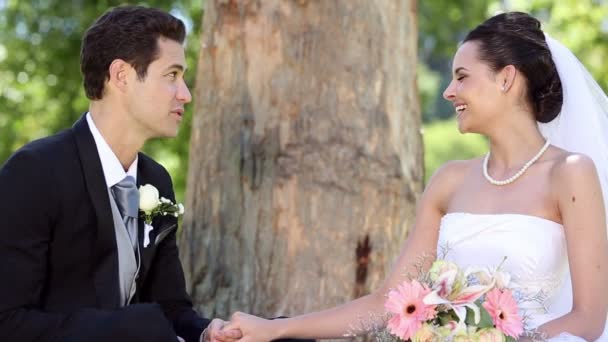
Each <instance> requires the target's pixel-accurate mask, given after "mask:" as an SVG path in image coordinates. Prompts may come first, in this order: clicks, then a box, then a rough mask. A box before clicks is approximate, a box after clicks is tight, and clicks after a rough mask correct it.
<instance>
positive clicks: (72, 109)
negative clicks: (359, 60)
mask: <svg viewBox="0 0 608 342" xmlns="http://www.w3.org/2000/svg"><path fill="white" fill-rule="evenodd" d="M334 1H347V0H334ZM121 3H122V2H119V1H85V0H61V1H60V0H33V1H22V0H0V164H3V163H4V161H5V160H6V159H7V158H8V157H9V156H10V154H11V153H12V152H14V151H15V150H16V149H17V148H19V147H20V146H22V145H23V144H25V143H27V142H28V141H31V140H33V139H36V138H40V137H43V136H46V135H49V134H51V133H54V132H57V131H59V130H61V129H64V128H67V127H70V126H71V125H72V124H73V122H74V121H76V120H77V119H78V117H79V116H80V115H81V114H82V113H83V112H84V111H86V110H87V99H86V97H85V96H84V91H83V89H82V86H81V83H82V80H81V76H80V71H79V48H80V39H81V37H82V34H83V32H84V30H85V29H86V28H87V27H88V26H89V25H90V24H91V23H92V22H93V20H94V19H95V18H96V17H98V16H99V15H100V14H101V13H103V12H104V11H105V10H106V9H107V8H109V7H111V6H116V5H119V4H121ZM139 4H145V5H148V6H154V7H159V8H163V9H165V10H168V11H170V12H171V13H173V14H174V15H176V16H177V17H179V18H181V19H183V20H184V21H185V22H186V25H187V28H188V31H189V33H188V41H187V62H188V65H189V67H190V69H189V70H190V71H189V73H188V74H187V79H188V83H189V84H190V85H193V84H194V78H195V76H196V67H197V59H198V50H199V37H200V29H201V18H202V15H203V11H204V2H203V1H170V0H166V1H163V0H156V1H145V2H139ZM508 10H520V11H526V12H529V13H531V14H533V15H534V16H536V17H537V18H539V19H540V20H541V21H542V22H543V28H544V29H545V31H546V32H548V33H549V34H551V35H552V36H554V37H555V38H557V39H559V40H560V41H562V42H563V43H564V44H565V45H566V46H568V47H569V48H570V49H571V50H572V51H573V52H574V53H575V54H576V55H577V56H578V57H579V59H581V60H582V62H583V63H584V64H585V65H586V66H587V68H588V69H589V70H590V71H591V73H592V74H593V76H594V77H595V79H596V80H597V81H598V83H600V85H601V86H602V88H603V89H604V91H606V90H608V67H606V66H605V61H607V60H608V0H560V1H549V0H532V1H530V0H521V1H516V0H514V1H507V0H504V1H486V0H476V1H472V0H467V1H465V0H455V1H419V2H418V27H419V38H418V42H419V43H418V46H419V52H418V56H419V60H418V83H419V84H418V87H419V93H420V97H421V105H422V113H423V114H422V115H423V122H424V126H423V132H424V143H425V173H426V176H427V177H428V176H429V175H430V174H431V173H432V172H433V171H434V170H435V169H436V168H437V167H438V166H439V165H441V164H442V163H443V162H445V161H446V160H449V159H463V158H470V157H474V156H478V155H480V154H483V153H484V152H485V151H486V143H485V141H484V139H483V138H481V137H480V136H476V135H466V136H463V135H460V134H459V133H458V131H457V130H456V124H455V121H454V119H453V116H454V114H453V108H452V106H451V105H450V104H448V103H447V102H445V101H444V100H443V99H442V98H441V92H442V91H443V89H444V88H445V86H446V85H447V83H448V82H449V80H450V77H451V75H450V60H451V57H452V55H453V53H454V52H455V50H456V47H457V44H458V42H459V41H460V40H461V39H462V38H463V37H464V35H465V34H466V32H467V31H468V30H470V29H471V28H473V27H475V26H476V25H477V24H478V23H480V22H481V21H483V20H484V19H485V18H487V17H489V16H491V15H493V14H496V13H498V12H501V11H508ZM194 101H196V99H194ZM192 108H193V106H192V105H190V106H189V107H187V113H186V119H185V120H184V122H183V124H184V125H183V129H182V130H181V132H180V134H179V136H178V137H177V138H176V139H172V140H162V141H161V140H159V141H153V142H151V143H149V144H148V145H146V147H145V150H146V152H148V153H149V154H151V155H152V156H153V157H155V158H156V159H157V160H158V161H160V162H161V163H162V164H164V165H165V166H166V167H167V168H168V169H169V172H170V173H171V174H172V176H173V178H174V182H175V187H176V193H177V196H178V199H179V198H182V199H183V198H184V197H183V193H184V189H185V180H186V175H187V171H186V170H187V166H188V165H187V162H188V148H189V146H188V144H189V138H190V122H191V117H192Z"/></svg>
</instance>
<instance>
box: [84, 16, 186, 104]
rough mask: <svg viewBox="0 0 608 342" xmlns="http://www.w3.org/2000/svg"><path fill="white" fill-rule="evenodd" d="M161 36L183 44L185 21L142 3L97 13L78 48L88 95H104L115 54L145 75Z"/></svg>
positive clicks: (138, 73)
mask: <svg viewBox="0 0 608 342" xmlns="http://www.w3.org/2000/svg"><path fill="white" fill-rule="evenodd" d="M160 37H163V38H166V39H170V40H174V41H176V42H178V43H180V44H182V43H183V42H184V38H185V37H186V29H185V27H184V23H183V22H182V21H181V20H179V19H177V18H175V17H174V16H172V15H171V14H169V13H167V12H164V11H161V10H158V9H155V8H147V7H141V6H120V7H115V8H112V9H110V10H109V11H107V12H106V13H104V14H103V15H102V16H101V17H99V18H98V19H97V20H96V21H95V22H94V23H93V25H91V27H90V28H89V29H88V30H87V32H86V33H85V35H84V37H83V39H82V47H81V50H80V70H81V72H82V76H83V78H84V89H85V92H86V95H87V97H88V98H89V99H91V100H100V99H101V98H102V97H103V90H104V83H105V81H106V80H108V79H109V78H110V73H109V67H110V64H111V63H112V61H113V60H115V59H117V58H120V59H122V60H124V61H125V62H127V63H129V64H130V65H131V66H132V67H133V68H134V69H135V70H136V72H137V77H138V78H139V79H140V80H143V79H145V78H146V75H147V71H148V66H149V65H150V63H152V62H153V61H154V60H155V59H156V58H158V38H160Z"/></svg>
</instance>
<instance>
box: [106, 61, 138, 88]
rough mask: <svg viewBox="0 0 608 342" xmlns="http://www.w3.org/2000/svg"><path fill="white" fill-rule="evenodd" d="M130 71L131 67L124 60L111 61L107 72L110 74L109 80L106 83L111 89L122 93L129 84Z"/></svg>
mask: <svg viewBox="0 0 608 342" xmlns="http://www.w3.org/2000/svg"><path fill="white" fill-rule="evenodd" d="M131 70H132V67H131V65H130V64H129V63H127V62H125V61H124V60H122V59H115V60H113V61H112V63H111V64H110V68H109V70H108V71H109V74H110V79H109V80H108V83H109V84H110V85H111V87H112V88H115V89H118V90H119V91H121V92H124V91H125V90H126V88H127V85H128V82H129V73H130V72H131Z"/></svg>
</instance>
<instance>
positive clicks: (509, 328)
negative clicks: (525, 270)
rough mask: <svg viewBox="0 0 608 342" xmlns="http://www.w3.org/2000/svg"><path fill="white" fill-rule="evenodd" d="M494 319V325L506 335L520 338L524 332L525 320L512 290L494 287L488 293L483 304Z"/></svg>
mask: <svg viewBox="0 0 608 342" xmlns="http://www.w3.org/2000/svg"><path fill="white" fill-rule="evenodd" d="M482 305H483V307H484V308H485V309H486V310H487V311H488V313H489V314H490V316H491V317H492V321H494V325H495V326H496V328H497V329H498V330H500V331H502V332H503V333H504V334H505V335H509V336H511V337H513V338H518V337H519V335H521V333H522V332H523V330H524V328H523V321H522V319H521V317H520V316H519V313H518V312H517V303H516V302H515V299H514V298H513V294H512V293H511V290H507V289H505V290H500V289H497V288H496V289H493V290H492V291H490V292H488V293H487V294H486V300H485V302H484V303H483V304H482Z"/></svg>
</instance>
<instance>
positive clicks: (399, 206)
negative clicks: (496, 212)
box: [180, 0, 423, 318]
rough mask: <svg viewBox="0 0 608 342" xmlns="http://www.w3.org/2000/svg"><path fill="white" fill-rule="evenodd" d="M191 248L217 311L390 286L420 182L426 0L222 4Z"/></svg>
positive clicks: (193, 277)
mask: <svg viewBox="0 0 608 342" xmlns="http://www.w3.org/2000/svg"><path fill="white" fill-rule="evenodd" d="M203 20H204V26H203V36H202V42H201V44H202V47H201V55H200V60H199V67H198V78H197V84H196V94H195V95H196V96H195V98H196V99H197V103H196V107H195V117H194V118H193V128H192V129H193V131H192V138H191V145H190V151H191V152H190V161H189V170H190V171H189V175H188V187H187V188H188V190H187V199H186V209H187V212H186V215H185V217H184V226H183V231H182V234H181V236H180V247H181V258H182V261H183V264H184V269H185V273H186V278H187V284H188V286H189V291H190V293H191V295H192V297H193V299H194V302H195V305H196V307H197V308H198V309H200V310H201V311H202V312H203V313H204V314H205V315H206V316H207V317H224V318H226V317H229V315H230V313H232V312H233V311H235V310H242V311H245V312H250V313H253V314H256V315H262V316H266V317H272V316H278V315H295V314H298V313H304V312H309V311H312V310H318V309H321V308H327V307H331V306H333V305H336V304H340V303H343V302H345V301H347V300H349V299H352V298H354V297H358V296H361V295H364V294H366V293H369V291H370V290H371V289H373V288H374V287H376V286H378V284H379V283H380V281H381V280H382V279H383V277H384V276H385V275H386V272H387V270H389V268H390V266H391V265H392V263H393V262H394V260H395V258H396V256H397V253H398V250H399V248H400V246H401V245H402V243H403V242H404V240H405V237H406V233H407V228H408V226H410V225H411V224H412V222H413V218H414V205H415V201H416V199H417V198H418V196H419V194H420V191H421V188H422V179H423V159H422V140H421V134H420V109H419V103H418V94H417V90H416V73H415V71H416V39H417V31H416V7H415V1H414V0H403V1H393V0H385V1H368V0H348V1H346V0H345V1H305V0H300V1H297V0H293V1H283V0H264V1H259V0H258V1H254V0H241V1H236V0H232V1H230V0H223V1H222V0H215V1H214V0H209V1H208V2H207V8H206V10H205V16H204V19H203Z"/></svg>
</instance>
